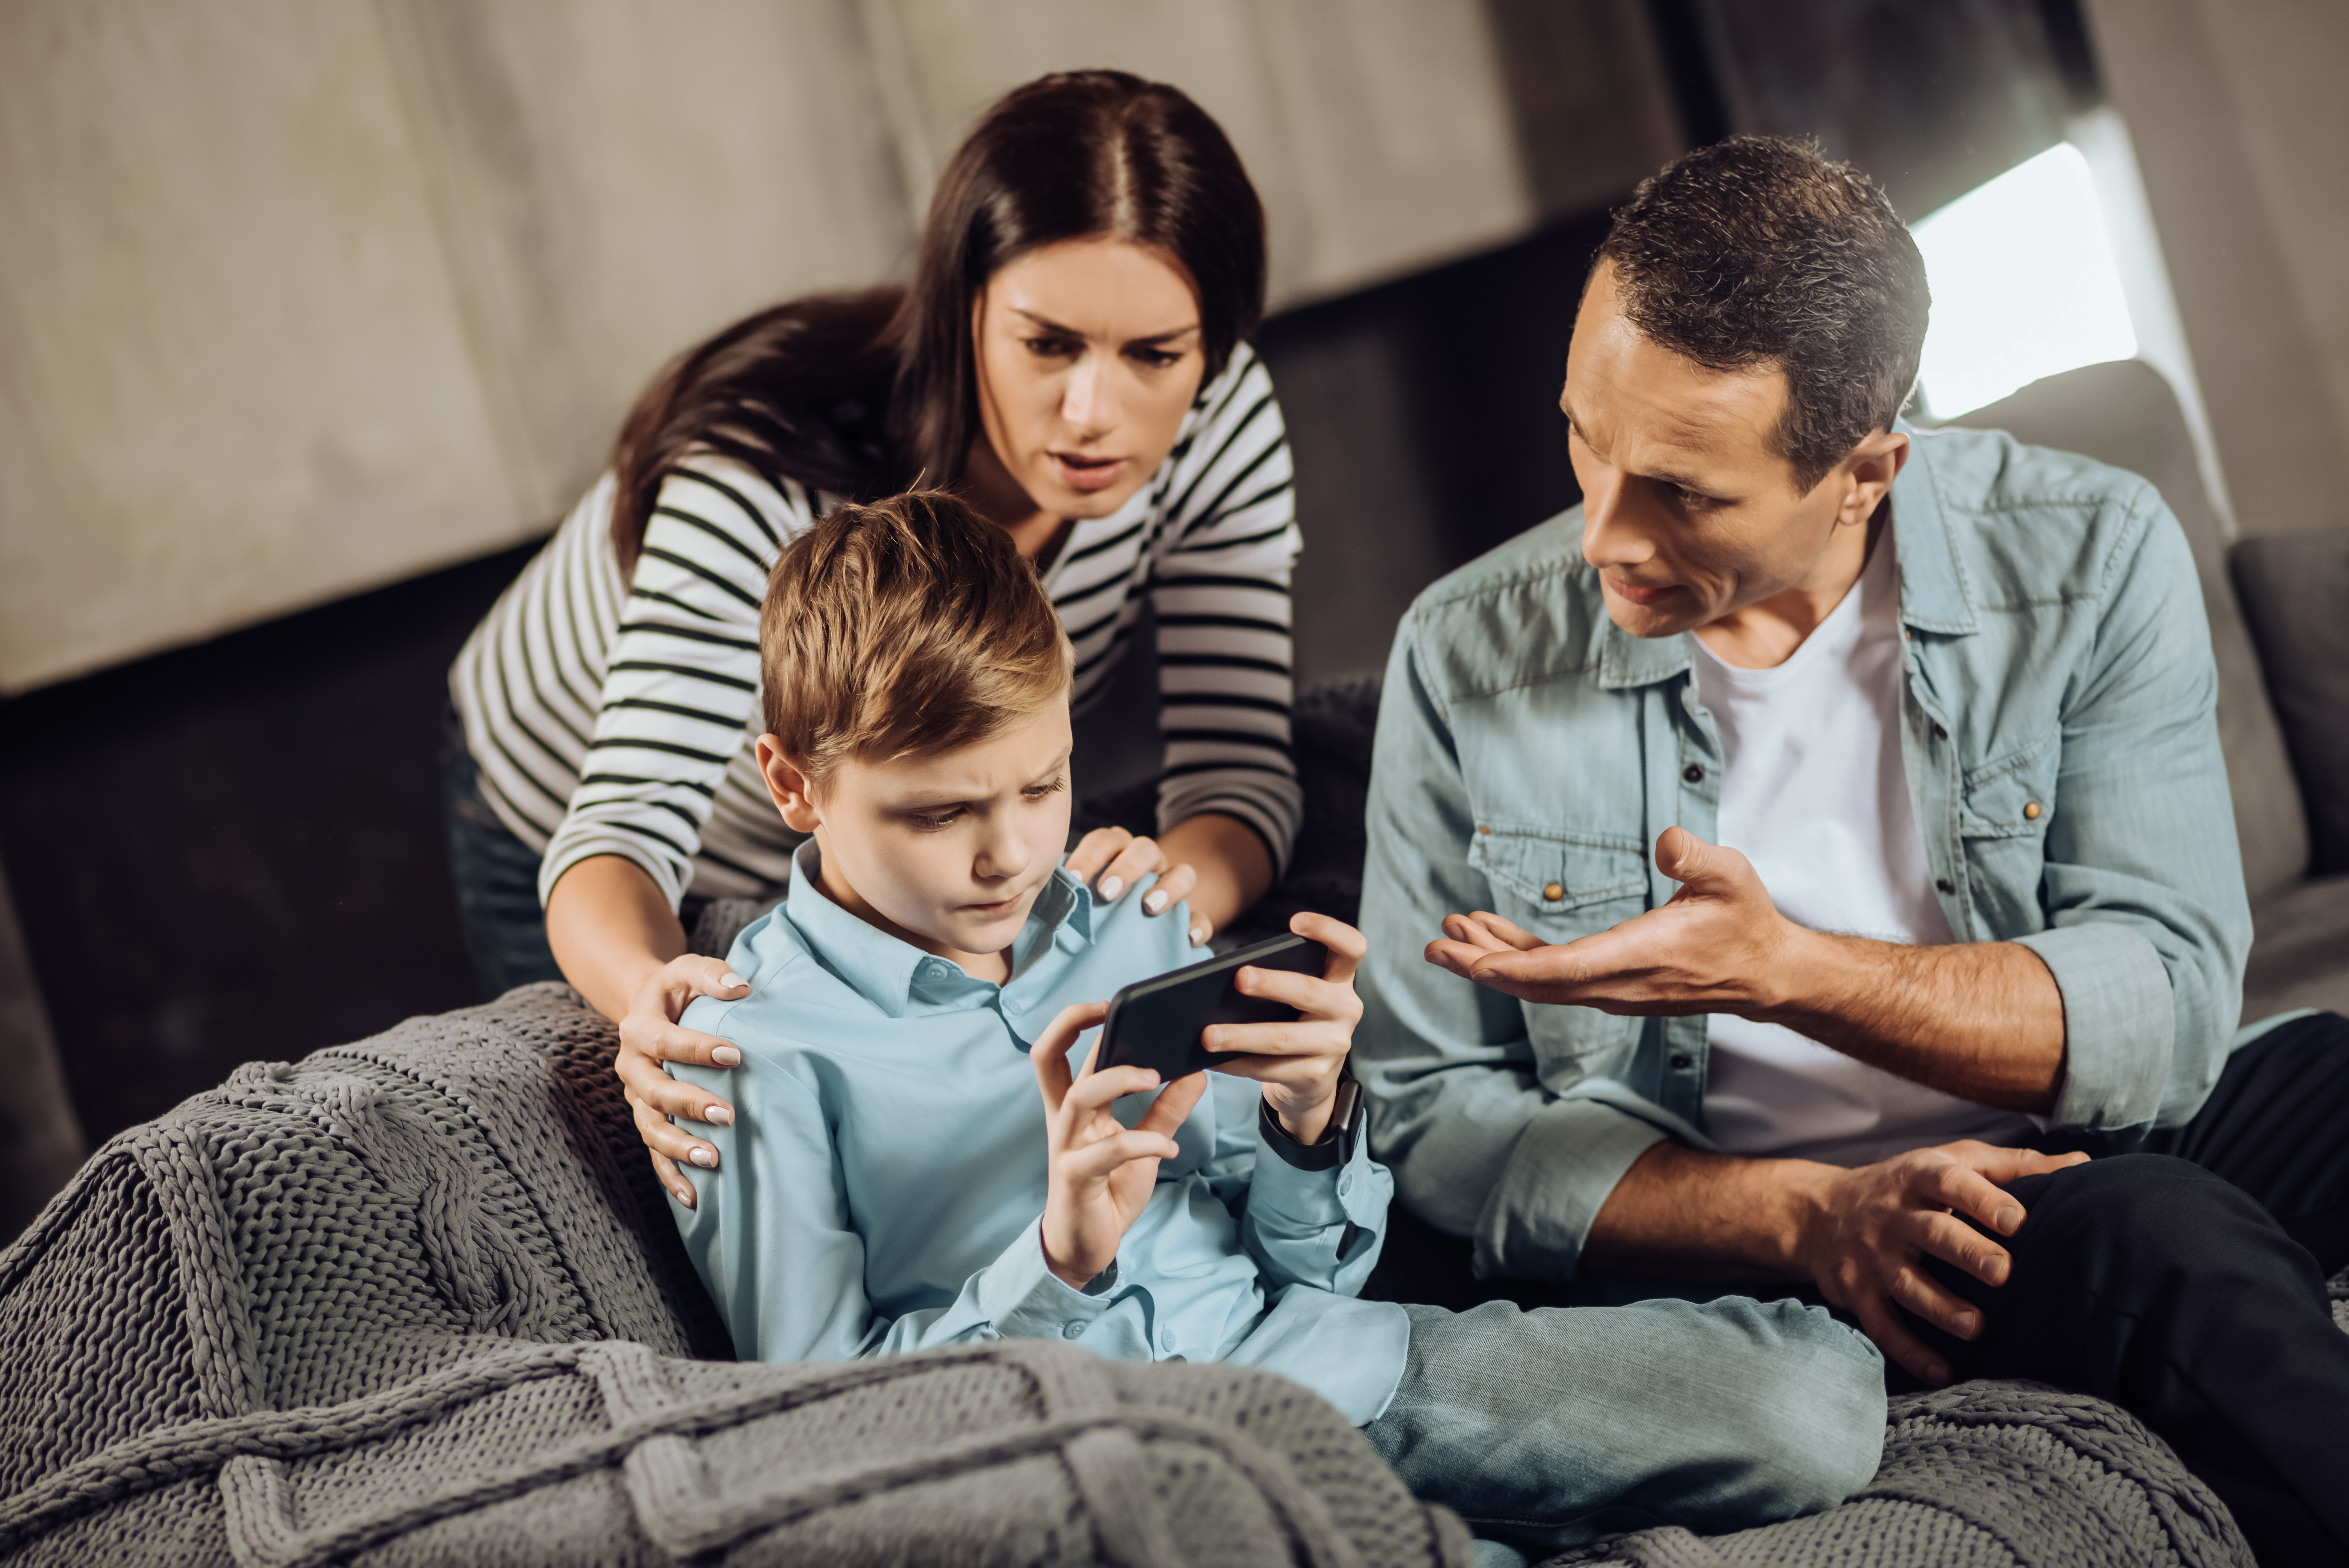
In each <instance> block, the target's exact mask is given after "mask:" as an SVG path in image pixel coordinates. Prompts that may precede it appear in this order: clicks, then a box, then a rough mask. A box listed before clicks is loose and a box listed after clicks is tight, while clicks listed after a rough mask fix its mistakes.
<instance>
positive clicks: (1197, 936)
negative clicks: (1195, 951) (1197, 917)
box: [1191, 925, 1207, 947]
mask: <svg viewBox="0 0 2349 1568" xmlns="http://www.w3.org/2000/svg"><path fill="white" fill-rule="evenodd" d="M1206 940H1207V928H1206V926H1204V925H1195V926H1193V927H1192V928H1191V945H1192V946H1194V947H1196V946H1198V945H1199V944H1201V943H1202V942H1205V941H1206Z"/></svg>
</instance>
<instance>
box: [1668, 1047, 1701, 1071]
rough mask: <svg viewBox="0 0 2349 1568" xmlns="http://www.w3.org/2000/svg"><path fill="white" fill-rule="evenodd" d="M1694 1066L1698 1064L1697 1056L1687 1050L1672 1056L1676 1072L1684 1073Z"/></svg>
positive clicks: (1673, 1069) (1673, 1067) (1673, 1068)
mask: <svg viewBox="0 0 2349 1568" xmlns="http://www.w3.org/2000/svg"><path fill="white" fill-rule="evenodd" d="M1694 1066H1696V1058H1695V1057H1692V1056H1690V1055H1688V1054H1687V1053H1686V1052H1685V1051H1683V1052H1679V1053H1676V1054H1675V1055H1674V1056H1673V1057H1672V1071H1674V1072H1676V1073H1684V1072H1686V1071H1688V1070H1689V1068H1692V1067H1694Z"/></svg>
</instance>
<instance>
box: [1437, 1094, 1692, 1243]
mask: <svg viewBox="0 0 2349 1568" xmlns="http://www.w3.org/2000/svg"><path fill="white" fill-rule="evenodd" d="M1666 1136H1667V1135H1666V1134H1665V1132H1664V1130H1663V1129H1661V1128H1660V1127H1656V1126H1653V1125H1651V1123H1648V1122H1645V1121H1642V1120H1640V1119H1639V1118H1638V1117H1636V1116H1632V1115H1630V1114H1628V1113H1626V1112H1624V1111H1620V1110H1618V1109H1615V1108H1614V1107H1613V1106H1610V1105H1606V1104H1603V1103H1601V1102H1600V1101H1598V1100H1595V1099H1559V1100H1553V1101H1552V1102H1551V1103H1549V1104H1548V1105H1546V1106H1544V1107H1543V1108H1542V1109H1540V1111H1538V1112H1537V1113H1536V1115H1535V1116H1534V1118H1533V1119H1532V1120H1530V1121H1528V1122H1526V1130H1525V1131H1524V1132H1522V1133H1520V1134H1519V1135H1518V1137H1517V1141H1516V1147H1515V1148H1514V1149H1512V1150H1510V1151H1509V1162H1508V1163H1507V1164H1506V1165H1505V1166H1504V1167H1502V1169H1501V1179H1500V1181H1496V1182H1495V1183H1494V1185H1493V1191H1492V1192H1491V1194H1490V1195H1489V1196H1487V1197H1486V1198H1485V1207H1484V1211H1483V1212H1481V1213H1479V1214H1478V1215H1477V1216H1476V1229H1475V1243H1476V1274H1477V1277H1479V1278H1482V1279H1489V1278H1493V1277H1495V1276H1499V1277H1503V1278H1508V1279H1571V1278H1573V1277H1574V1271H1575V1268H1576V1267H1577V1265H1578V1264H1579V1263H1580V1262H1581V1260H1582V1243H1583V1240H1584V1238H1585V1237H1587V1236H1588V1235H1589V1234H1590V1226H1591V1222H1593V1221H1595V1220H1597V1219H1598V1218H1599V1210H1600V1209H1602V1208H1604V1207H1605V1206H1606V1203H1607V1195H1608V1194H1609V1193H1610V1192H1612V1191H1615V1184H1616V1183H1617V1182H1619V1181H1622V1180H1623V1172H1625V1171H1629V1170H1630V1168H1631V1165H1632V1162H1633V1161H1636V1160H1638V1159H1639V1158H1640V1155H1642V1154H1645V1153H1646V1152H1647V1151H1648V1150H1651V1149H1652V1148H1654V1147H1655V1146H1656V1145H1657V1144H1659V1143H1661V1142H1662V1141H1663V1140H1664V1139H1665V1137H1666Z"/></svg>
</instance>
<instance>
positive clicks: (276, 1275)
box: [0, 985, 1473, 1568]
mask: <svg viewBox="0 0 2349 1568" xmlns="http://www.w3.org/2000/svg"><path fill="white" fill-rule="evenodd" d="M614 1043H615V1042H614V1038H613V1035H612V1031H611V1029H610V1027H609V1026H607V1025H606V1024H605V1023H604V1021H603V1020H602V1019H600V1018H598V1017H597V1016H595V1014H594V1013H592V1012H590V1011H589V1010H588V1009H587V1008H586V1007H585V1006H583V1005H582V1004H581V1003H580V1002H579V1000H578V998H577V997H576V996H574V995H573V994H572V993H571V992H570V991H569V990H567V989H566V988H564V987H563V986H560V985H537V986H530V987H525V988H523V990H520V991H516V992H514V993H512V994H511V995H508V996H506V997H504V998H503V999H502V1000H501V1001H500V1002H498V1003H496V1004H494V1005H492V1006H487V1007H481V1008H475V1009H472V1010H471V1011H468V1012H462V1013H453V1014H450V1015H448V1016H443V1017H438V1018H419V1019H414V1020H411V1021H410V1022H409V1023H407V1024H404V1025H402V1026H400V1027H398V1028H397V1029H394V1030H392V1031H391V1032H390V1033H388V1034H386V1035H382V1036H379V1037H377V1038H375V1039H372V1040H367V1041H365V1042H362V1043H361V1044H358V1045H355V1046H347V1047H340V1048H337V1049H334V1050H326V1051H320V1052H319V1053H317V1054H316V1055H315V1056H313V1057H308V1058H307V1059H305V1061H303V1062H302V1063H300V1064H299V1065H298V1066H292V1067H289V1066H286V1065H285V1064H282V1063H269V1064H262V1065H256V1066H253V1067H248V1068H243V1069H241V1070H240V1071H239V1072H238V1073H237V1074H236V1075H235V1076H234V1077H233V1078H231V1079H230V1081H229V1082H228V1083H227V1084H225V1085H223V1086H222V1088H219V1089H217V1090H214V1091H212V1092H211V1093H209V1094H202V1095H199V1096H197V1097H195V1098H194V1099H191V1100H189V1101H188V1102H186V1103H185V1104H183V1105H181V1107H179V1108H178V1109H176V1110H174V1111H172V1112H171V1114H170V1115H168V1116H165V1117H163V1118H161V1119H159V1120H157V1121H154V1122H150V1123H149V1124H148V1125H146V1126H144V1127H140V1128H134V1129H132V1130H130V1131H129V1132H126V1133H124V1134H123V1135H122V1136H120V1137H119V1138H117V1139H115V1140H113V1141H112V1142H110V1143H109V1144H108V1145H107V1146H106V1147H105V1148H104V1149H102V1150H99V1151H98V1154H96V1155H95V1156H94V1157H92V1159H91V1160H90V1161H89V1163H88V1165H87V1166H85V1167H84V1169H83V1170H82V1171H81V1173H80V1174H79V1176H78V1178H77V1179H76V1180H75V1181H74V1182H73V1183H72V1185H71V1186H70V1187H68V1188H67V1191H64V1192H63V1193H61V1194H59V1196H58V1197H57V1199H56V1201H55V1202H52V1203H51V1204H50V1205H49V1207H48V1208H47V1210H46V1211H45V1212H43V1214H42V1215H41V1217H40V1218H39V1219H38V1220H37V1221H36V1222H35V1223H34V1225H33V1227H32V1228H31V1230H29V1231H28V1232H27V1233H26V1234H25V1235H24V1236H23V1237H22V1238H21V1239H19V1241H18V1242H17V1243H16V1245H15V1246H14V1247H12V1248H10V1249H9V1250H8V1251H7V1252H6V1253H0V1558H5V1559H7V1560H8V1561H11V1562H23V1563H109V1564H112V1563H157V1564H160V1563H221V1564H228V1563H236V1564H240V1565H243V1568H259V1565H267V1568H294V1565H295V1564H309V1563H341V1562H347V1561H363V1562H366V1563H419V1564H421V1563H516V1564H519V1563H675V1562H678V1561H683V1560H688V1559H690V1560H692V1561H694V1562H697V1563H873V1564H882V1563H892V1564H921V1563H972V1564H979V1563H988V1564H996V1563H1001V1564H1012V1563H1072V1564H1073V1563H1131V1564H1136V1565H1141V1564H1152V1565H1156V1564H1165V1565H1168V1568H1172V1565H1174V1564H1181V1563H1196V1564H1202V1565H1207V1564H1225V1563H1230V1564H1255V1563H1263V1564H1273V1563H1283V1564H1287V1563H1317V1564H1325V1565H1328V1568H1354V1565H1357V1564H1360V1565H1362V1568H1389V1565H1392V1568H1407V1565H1415V1564H1437V1563H1442V1564H1464V1563H1466V1562H1467V1561H1468V1560H1469V1554H1470V1552H1471V1550H1472V1547H1473V1543H1472V1542H1470V1540H1469V1537H1468V1534H1467V1532H1466V1531H1465V1530H1464V1528H1463V1527H1462V1526H1461V1524H1460V1522H1459V1521H1458V1520H1457V1519H1456V1518H1454V1516H1452V1515H1451V1514H1449V1513H1446V1512H1444V1511H1442V1510H1440V1509H1431V1508H1426V1507H1423V1506H1422V1505H1421V1504H1420V1503H1418V1502H1417V1501H1414V1500H1413V1498H1412V1497H1411V1496H1410V1495H1409V1494H1408V1493H1407V1492H1405V1491H1404V1490H1403V1488H1402V1485H1401V1483H1400V1482H1398V1481H1397V1480H1395V1478H1394V1476H1393V1474H1392V1472H1391V1471H1389V1470H1387V1469H1386V1468H1385V1466H1384V1465H1383V1464H1381V1462H1380V1460H1378V1458H1377V1456H1376V1455H1374V1454H1373V1453H1372V1452H1371V1449H1370V1447H1369V1445H1368V1444H1366V1443H1364V1442H1363V1441H1362V1439H1361V1435H1360V1434H1359V1433H1357V1432H1355V1431H1354V1430H1353V1429H1351V1428H1350V1427H1349V1426H1348V1425H1347V1424H1346V1422H1345V1420H1344V1418H1342V1417H1340V1416H1339V1415H1338V1413H1337V1412H1336V1411H1335V1410H1333V1409H1331V1408H1330V1407H1329V1406H1328V1405H1326V1404H1324V1403H1323V1402H1322V1401H1321V1400H1320V1399H1319V1398H1316V1397H1315V1396H1314V1395H1312V1394H1310V1393H1308V1392H1307V1391H1306V1390H1304V1389H1302V1388H1299V1387H1296V1386H1295V1385H1293V1384H1290V1383H1288V1382H1286V1381H1285V1380H1283V1379H1281V1378H1278V1377H1273V1376H1271V1375H1269V1374H1265V1373H1257V1372H1250V1371H1246V1370H1241V1369H1237V1368H1231V1367H1214V1366H1200V1367H1179V1366H1170V1367H1144V1366H1128V1365H1123V1364H1119V1363H1114V1362H1107V1361H1103V1360H1101V1359H1100V1358H1098V1357H1094V1356H1092V1355H1091V1354H1090V1353H1088V1352H1086V1351H1083V1350H1081V1349H1079V1348H1077V1347H1076V1346H1066V1345H1061V1344H1057V1343H1055V1344H1034V1343H1025V1342H1021V1343H1007V1344H998V1345H994V1346H985V1347H981V1348H977V1349H972V1350H967V1351H958V1352H944V1353H938V1354H932V1355H926V1356H916V1357H903V1358H898V1359H894V1360H883V1361H869V1362H860V1363H855V1364H852V1365H848V1366H815V1365H808V1366H792V1367H776V1366H755V1365H753V1366H741V1365H736V1364H734V1363H732V1362H730V1361H727V1360H724V1359H721V1358H722V1357H725V1356H726V1355H727V1353H728V1346H727V1341H726V1337H725V1335H724V1333H723V1332H722V1330H721V1328H720V1326H719V1323H718V1321H717V1318H716V1315H715V1314H714V1313H713V1312H712V1310H711V1308H710V1305H709V1300H708V1298H707V1296H706V1295H704V1294H703V1293H702V1291H701V1287H700V1284H699V1282H698V1280H697V1279H696V1278H695V1277H694V1275H693V1273H692V1270H691V1268H690V1267H689V1265H688V1264H687V1262H686V1260H685V1256H684V1253H683V1250H682V1248H681V1247H680V1246H679V1244H678V1238H677V1233H676V1228H675V1226H674V1224H673V1223H672V1222H671V1221H670V1219H669V1216H668V1213H667V1209H666V1206H665V1202H664V1201H663V1200H662V1199H661V1197H660V1195H659V1191H658V1189H657V1187H656V1186H655V1185H654V1183H653V1181H652V1180H651V1177H650V1172H649V1169H648V1167H647V1164H646V1161H645V1159H644V1155H643V1150H642V1149H641V1147H640V1146H639V1145H638V1143H637V1141H636V1135H635V1132H634V1130H633V1129H632V1127H631V1124H630V1123H629V1120H628V1117H627V1114H626V1107H625V1105H624V1104H623V1103H622V1101H621V1099H620V1096H619V1092H618V1083H617V1080H616V1079H615V1078H613V1076H612V1068H611V1059H612V1052H613V1048H614ZM697 1357H698V1359H697Z"/></svg>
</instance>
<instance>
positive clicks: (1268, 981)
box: [1199, 913, 1370, 1143]
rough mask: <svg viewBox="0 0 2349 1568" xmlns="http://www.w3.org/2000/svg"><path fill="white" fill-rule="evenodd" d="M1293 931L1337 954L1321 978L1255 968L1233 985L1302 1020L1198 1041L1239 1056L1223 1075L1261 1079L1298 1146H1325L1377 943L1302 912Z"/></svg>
mask: <svg viewBox="0 0 2349 1568" xmlns="http://www.w3.org/2000/svg"><path fill="white" fill-rule="evenodd" d="M1288 929H1289V930H1291V931H1293V932H1295V933H1296V934H1298V935H1299V936H1302V937H1305V938H1307V939H1309V940H1310V941H1314V942H1318V943H1319V944H1322V945H1323V946H1324V947H1327V948H1328V949H1329V950H1330V962H1329V963H1328V964H1327V965H1325V966H1324V967H1323V968H1322V971H1321V978H1319V980H1316V979H1315V978H1313V976H1311V975H1298V974H1293V973H1291V972H1289V971H1288V970H1285V969H1257V968H1253V967H1251V968H1247V969H1243V970H1241V971H1240V972H1239V974H1238V975H1236V976H1234V984H1236V985H1237V986H1238V987H1239V990H1240V994H1241V995H1246V996H1261V997H1263V998H1264V999H1265V1000H1267V1001H1270V1002H1286V1003H1288V1005H1289V1006H1292V1007H1294V1008H1296V1009H1297V1010H1298V1012H1299V1013H1300V1014H1302V1015H1303V1016H1301V1017H1299V1018H1298V1019H1297V1020H1296V1021H1295V1022H1293V1023H1287V1024H1215V1025H1211V1026H1208V1027H1207V1028H1206V1029H1205V1030H1203V1031H1201V1033H1200V1036H1199V1043H1200V1044H1201V1045H1203V1046H1205V1047H1206V1048H1207V1049H1209V1050H1211V1051H1216V1052H1219V1053H1220V1052H1230V1053H1233V1054H1232V1056H1231V1057H1230V1059H1229V1060H1227V1061H1225V1062H1223V1063H1221V1064H1219V1065H1218V1066H1217V1067H1216V1071H1217V1072H1219V1073H1230V1074H1231V1075H1232V1076H1233V1077H1235V1078H1254V1079H1256V1080H1257V1082H1258V1083H1260V1084H1262V1085H1263V1086H1264V1099H1265V1103H1266V1104H1267V1105H1268V1106H1270V1107H1271V1108H1272V1113H1273V1115H1275V1116H1277V1117H1278V1118H1279V1119H1280V1126H1281V1130H1282V1131H1284V1132H1286V1133H1288V1136H1289V1137H1291V1138H1294V1139H1295V1140H1297V1141H1298V1142H1299V1143H1318V1142H1319V1141H1320V1139H1321V1134H1322V1133H1323V1132H1325V1131H1326V1130H1328V1129H1329V1126H1330V1107H1331V1105H1332V1104H1333V1103H1334V1102H1335V1101H1336V1099H1337V1098H1338V1082H1339V1078H1340V1075H1341V1074H1342V1073H1343V1071H1344V1070H1345V1066H1346V1053H1347V1052H1349V1051H1350V1050H1352V1049H1353V1047H1354V1026H1355V1025H1356V1024H1358V1023H1360V1022H1361V1017H1362V999H1361V997H1360V996H1357V995H1354V970H1355V968H1356V967H1357V966H1358V965H1361V962H1362V954H1364V953H1365V952H1367V951H1368V950H1369V946H1370V944H1368V943H1367V942H1365V941H1364V940H1363V939H1362V934H1361V932H1359V931H1356V930H1355V929H1354V928H1353V927H1352V926H1350V925H1348V924H1347V923H1345V922H1343V921H1340V920H1332V919H1330V917H1329V916H1328V915H1326V914H1313V913H1302V914H1299V915H1298V916H1297V917H1296V918H1295V919H1293V920H1291V921H1290V922H1289V923H1288ZM1243 1053H1245V1054H1243Z"/></svg>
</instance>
